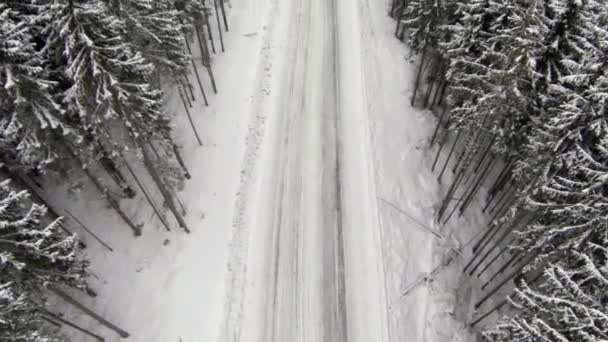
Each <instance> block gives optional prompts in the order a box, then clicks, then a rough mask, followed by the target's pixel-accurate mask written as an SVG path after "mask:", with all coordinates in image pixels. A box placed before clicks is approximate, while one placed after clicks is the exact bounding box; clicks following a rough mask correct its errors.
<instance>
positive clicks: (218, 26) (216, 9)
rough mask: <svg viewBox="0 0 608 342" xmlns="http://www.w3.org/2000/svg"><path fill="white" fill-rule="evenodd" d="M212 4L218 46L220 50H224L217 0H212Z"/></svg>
mask: <svg viewBox="0 0 608 342" xmlns="http://www.w3.org/2000/svg"><path fill="white" fill-rule="evenodd" d="M213 6H215V19H216V20H217V32H218V35H219V36H220V46H221V47H222V52H224V51H225V50H224V36H223V34H222V24H220V12H219V10H218V8H217V0H213Z"/></svg>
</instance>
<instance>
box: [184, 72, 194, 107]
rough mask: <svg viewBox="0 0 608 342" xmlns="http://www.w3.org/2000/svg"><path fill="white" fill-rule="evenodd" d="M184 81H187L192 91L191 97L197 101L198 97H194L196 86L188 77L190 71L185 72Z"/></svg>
mask: <svg viewBox="0 0 608 342" xmlns="http://www.w3.org/2000/svg"><path fill="white" fill-rule="evenodd" d="M184 81H185V82H186V85H187V86H188V90H189V91H190V97H191V98H192V101H196V97H194V86H193V85H192V83H191V82H190V79H189V78H188V73H186V72H184Z"/></svg>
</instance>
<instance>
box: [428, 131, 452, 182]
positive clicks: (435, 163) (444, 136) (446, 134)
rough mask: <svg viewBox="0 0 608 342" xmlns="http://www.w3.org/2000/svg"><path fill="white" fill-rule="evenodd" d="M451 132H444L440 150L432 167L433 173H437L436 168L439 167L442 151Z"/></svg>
mask: <svg viewBox="0 0 608 342" xmlns="http://www.w3.org/2000/svg"><path fill="white" fill-rule="evenodd" d="M448 134H449V131H447V130H446V131H445V132H443V137H441V142H439V149H438V150H437V154H436V155H435V160H433V165H432V166H431V172H433V171H435V166H436V165H437V161H438V160H439V156H440V155H441V151H442V150H443V146H444V145H445V142H446V140H447V139H448Z"/></svg>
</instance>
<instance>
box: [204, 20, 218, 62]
mask: <svg viewBox="0 0 608 342" xmlns="http://www.w3.org/2000/svg"><path fill="white" fill-rule="evenodd" d="M210 17H211V15H210V14H209V13H208V11H207V10H205V26H206V27H207V33H208V34H209V43H210V44H211V51H213V53H217V52H216V51H215V42H214V41H213V31H212V30H211V23H210V22H209V18H210Z"/></svg>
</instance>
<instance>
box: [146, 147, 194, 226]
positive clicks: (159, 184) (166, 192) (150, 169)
mask: <svg viewBox="0 0 608 342" xmlns="http://www.w3.org/2000/svg"><path fill="white" fill-rule="evenodd" d="M136 141H137V145H138V147H139V149H140V150H141V152H142V155H143V158H144V165H145V166H146V169H148V172H149V173H150V176H152V179H153V180H154V183H156V186H157V187H158V189H159V190H160V192H161V194H162V195H163V197H164V198H165V202H166V203H167V204H168V205H169V209H170V210H171V212H172V213H173V216H175V219H176V220H177V222H178V223H179V225H180V227H182V229H183V230H184V231H185V232H186V233H190V229H189V228H188V225H187V224H186V221H184V218H183V217H182V216H181V214H180V213H179V211H178V209H177V206H176V205H175V201H174V200H173V197H172V196H171V192H170V191H169V190H167V188H166V186H165V184H164V182H163V180H162V178H161V177H160V175H159V174H158V172H157V170H156V168H155V167H154V165H153V163H152V160H151V159H150V156H149V154H148V151H147V149H146V147H145V144H144V143H143V141H142V139H141V137H137V138H136Z"/></svg>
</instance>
